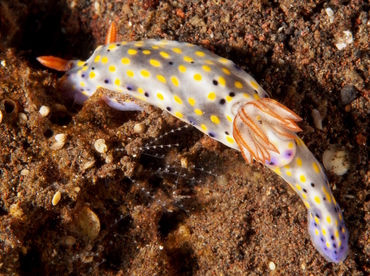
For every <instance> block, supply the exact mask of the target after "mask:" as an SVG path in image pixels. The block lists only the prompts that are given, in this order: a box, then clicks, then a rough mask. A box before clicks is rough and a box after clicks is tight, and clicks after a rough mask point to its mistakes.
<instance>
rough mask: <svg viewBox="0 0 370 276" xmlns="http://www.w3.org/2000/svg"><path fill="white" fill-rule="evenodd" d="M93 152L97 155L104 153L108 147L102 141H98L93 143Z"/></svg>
mask: <svg viewBox="0 0 370 276" xmlns="http://www.w3.org/2000/svg"><path fill="white" fill-rule="evenodd" d="M94 147H95V150H96V151H97V152H99V153H106V152H107V151H108V147H107V145H106V144H105V140H104V139H98V140H96V141H95V143H94Z"/></svg>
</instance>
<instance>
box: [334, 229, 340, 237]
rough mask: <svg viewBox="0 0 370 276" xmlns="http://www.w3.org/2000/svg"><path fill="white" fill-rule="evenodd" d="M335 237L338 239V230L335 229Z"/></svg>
mask: <svg viewBox="0 0 370 276" xmlns="http://www.w3.org/2000/svg"><path fill="white" fill-rule="evenodd" d="M335 237H336V238H337V239H338V238H339V232H338V230H336V231H335Z"/></svg>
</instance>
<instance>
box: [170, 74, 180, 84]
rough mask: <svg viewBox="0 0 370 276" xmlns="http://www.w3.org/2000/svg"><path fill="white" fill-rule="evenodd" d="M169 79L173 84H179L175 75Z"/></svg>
mask: <svg viewBox="0 0 370 276" xmlns="http://www.w3.org/2000/svg"><path fill="white" fill-rule="evenodd" d="M171 81H172V83H173V85H174V86H179V80H178V79H177V78H176V77H174V76H172V77H171Z"/></svg>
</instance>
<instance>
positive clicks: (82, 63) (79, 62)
mask: <svg viewBox="0 0 370 276" xmlns="http://www.w3.org/2000/svg"><path fill="white" fill-rule="evenodd" d="M97 57H99V59H100V56H97ZM97 57H96V58H97ZM96 58H95V59H96ZM98 61H99V60H98ZM84 64H85V62H83V61H82V60H80V61H78V62H77V66H80V67H81V66H83V65H84Z"/></svg>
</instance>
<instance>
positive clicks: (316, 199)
mask: <svg viewBox="0 0 370 276" xmlns="http://www.w3.org/2000/svg"><path fill="white" fill-rule="evenodd" d="M315 202H316V203H317V204H320V202H321V200H320V198H319V197H318V196H315Z"/></svg>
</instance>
